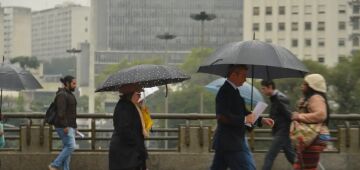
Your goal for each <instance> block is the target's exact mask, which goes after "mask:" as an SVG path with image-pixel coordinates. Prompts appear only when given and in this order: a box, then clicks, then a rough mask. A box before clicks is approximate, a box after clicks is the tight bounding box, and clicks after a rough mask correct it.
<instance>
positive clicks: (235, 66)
mask: <svg viewBox="0 0 360 170" xmlns="http://www.w3.org/2000/svg"><path fill="white" fill-rule="evenodd" d="M237 69H245V70H247V69H248V68H247V66H246V65H245V64H230V65H229V68H228V72H227V74H226V77H230V75H231V74H232V73H233V72H235V70H237Z"/></svg>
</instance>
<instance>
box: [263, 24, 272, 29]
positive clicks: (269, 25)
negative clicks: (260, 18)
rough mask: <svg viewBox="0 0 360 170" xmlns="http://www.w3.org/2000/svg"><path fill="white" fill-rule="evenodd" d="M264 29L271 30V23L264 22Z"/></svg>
mask: <svg viewBox="0 0 360 170" xmlns="http://www.w3.org/2000/svg"><path fill="white" fill-rule="evenodd" d="M265 30H266V31H271V30H272V24H271V23H266V25H265Z"/></svg>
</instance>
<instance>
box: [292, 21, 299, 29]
mask: <svg viewBox="0 0 360 170" xmlns="http://www.w3.org/2000/svg"><path fill="white" fill-rule="evenodd" d="M297 30H298V23H297V22H292V23H291V31H297Z"/></svg>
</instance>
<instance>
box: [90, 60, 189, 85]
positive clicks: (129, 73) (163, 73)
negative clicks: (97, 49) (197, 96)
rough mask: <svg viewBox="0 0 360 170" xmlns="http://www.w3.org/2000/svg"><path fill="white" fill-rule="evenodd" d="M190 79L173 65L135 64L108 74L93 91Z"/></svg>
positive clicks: (163, 83)
mask: <svg viewBox="0 0 360 170" xmlns="http://www.w3.org/2000/svg"><path fill="white" fill-rule="evenodd" d="M187 79H190V76H188V75H186V74H184V73H182V72H181V71H180V70H179V69H177V68H176V67H175V66H169V65H152V64H143V65H136V66H133V67H130V68H126V69H123V70H120V71H118V72H117V73H115V74H112V75H110V76H109V77H108V78H107V79H106V80H105V82H104V83H103V84H102V85H101V86H100V87H99V88H97V89H96V91H95V92H103V91H118V89H119V87H121V86H122V85H125V84H131V83H138V84H140V85H141V86H142V87H154V86H160V85H165V84H171V83H178V82H182V81H184V80H187Z"/></svg>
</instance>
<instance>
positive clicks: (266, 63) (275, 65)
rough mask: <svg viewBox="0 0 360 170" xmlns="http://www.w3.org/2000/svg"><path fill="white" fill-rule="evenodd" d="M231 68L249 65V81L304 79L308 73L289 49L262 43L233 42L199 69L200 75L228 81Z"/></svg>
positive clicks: (220, 49)
mask: <svg viewBox="0 0 360 170" xmlns="http://www.w3.org/2000/svg"><path fill="white" fill-rule="evenodd" d="M231 64H244V65H247V66H248V68H249V70H248V75H247V77H251V78H252V79H253V78H261V79H265V80H271V79H276V78H290V77H304V75H305V74H306V73H307V72H308V69H307V68H306V67H305V65H304V64H303V63H302V62H301V61H300V60H299V59H298V58H297V57H296V56H295V55H294V54H293V53H291V52H290V51H289V50H287V49H286V48H284V47H281V46H278V45H275V44H270V43H265V42H262V41H258V40H251V41H244V42H233V43H229V44H226V45H224V46H222V47H220V48H219V49H217V50H216V51H215V52H214V53H213V54H212V55H211V56H210V57H209V58H208V59H207V60H206V61H205V62H204V64H203V65H201V66H200V67H199V69H198V72H202V73H209V74H215V75H219V76H223V77H225V76H226V75H227V71H228V68H229V65H231ZM252 82H253V80H252ZM251 96H252V92H251ZM251 107H252V106H251Z"/></svg>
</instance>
